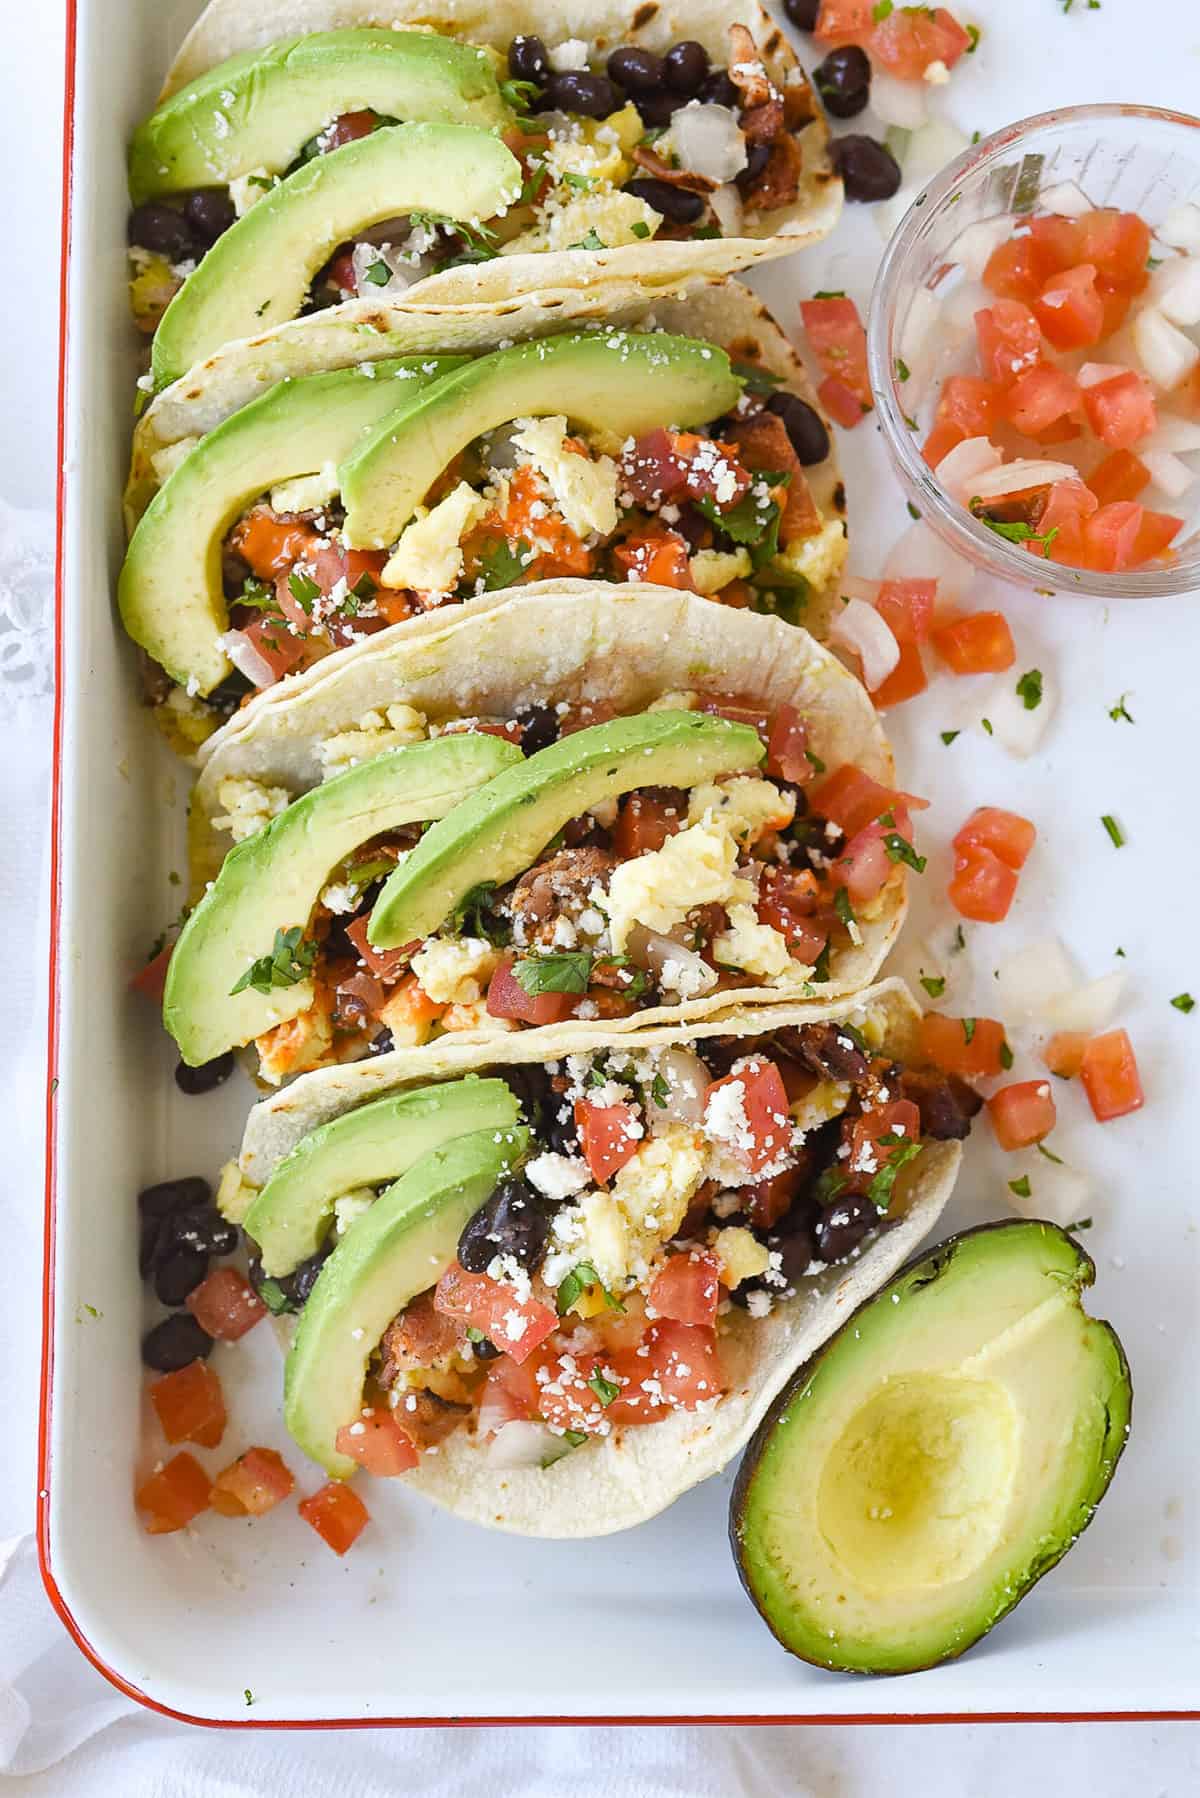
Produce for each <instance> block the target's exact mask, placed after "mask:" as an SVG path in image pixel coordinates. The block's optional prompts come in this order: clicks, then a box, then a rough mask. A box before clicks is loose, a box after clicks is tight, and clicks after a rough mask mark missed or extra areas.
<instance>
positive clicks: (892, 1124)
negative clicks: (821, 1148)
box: [837, 1099, 921, 1192]
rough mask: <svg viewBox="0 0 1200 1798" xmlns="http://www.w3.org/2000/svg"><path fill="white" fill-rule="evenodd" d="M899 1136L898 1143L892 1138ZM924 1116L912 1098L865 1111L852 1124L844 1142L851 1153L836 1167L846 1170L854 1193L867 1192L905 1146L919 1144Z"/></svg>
mask: <svg viewBox="0 0 1200 1798" xmlns="http://www.w3.org/2000/svg"><path fill="white" fill-rule="evenodd" d="M892 1137H896V1138H897V1141H895V1142H892V1141H891V1140H890V1139H891V1138H892ZM920 1140H921V1113H920V1110H919V1109H918V1107H917V1106H916V1105H914V1103H913V1101H912V1100H911V1099H894V1100H892V1101H891V1102H890V1103H889V1104H886V1105H877V1106H874V1107H872V1109H871V1110H870V1111H864V1112H863V1113H862V1116H861V1117H857V1118H855V1119H854V1120H853V1122H852V1123H850V1125H849V1127H848V1129H847V1130H846V1132H845V1141H846V1143H847V1145H848V1147H849V1150H850V1153H849V1155H848V1156H847V1157H846V1159H845V1160H844V1161H840V1162H839V1163H838V1164H837V1165H838V1166H839V1167H841V1168H843V1169H844V1171H845V1173H846V1175H847V1177H848V1187H849V1189H851V1190H857V1191H861V1192H865V1191H866V1189H867V1188H868V1187H869V1186H870V1184H871V1182H872V1180H873V1179H874V1178H875V1175H876V1174H877V1173H878V1172H879V1170H880V1169H881V1168H883V1167H888V1166H890V1164H891V1163H892V1162H893V1161H894V1160H895V1159H896V1157H897V1155H899V1154H900V1153H901V1152H902V1150H903V1148H904V1145H905V1143H913V1142H920Z"/></svg>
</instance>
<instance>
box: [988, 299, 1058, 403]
mask: <svg viewBox="0 0 1200 1798" xmlns="http://www.w3.org/2000/svg"><path fill="white" fill-rule="evenodd" d="M975 335H976V337H977V338H978V340H979V360H980V362H981V363H982V364H983V372H984V375H985V376H986V377H987V378H988V379H989V380H992V381H998V382H999V383H1000V385H1001V386H1002V387H1011V386H1012V383H1013V382H1014V381H1015V380H1016V378H1017V376H1018V375H1022V374H1024V373H1025V370H1026V369H1027V368H1032V367H1033V365H1034V363H1035V362H1037V361H1038V360H1039V359H1040V357H1041V353H1042V333H1041V329H1040V327H1039V325H1038V322H1037V319H1036V318H1035V317H1034V315H1033V313H1032V312H1031V311H1030V309H1029V307H1028V306H1026V305H1023V304H1022V302H1021V301H1020V300H997V301H996V302H995V304H994V305H992V306H987V307H984V308H983V310H981V311H979V312H977V313H976V314H975Z"/></svg>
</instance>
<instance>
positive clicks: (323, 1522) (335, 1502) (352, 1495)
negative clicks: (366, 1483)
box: [296, 1480, 371, 1555]
mask: <svg viewBox="0 0 1200 1798" xmlns="http://www.w3.org/2000/svg"><path fill="white" fill-rule="evenodd" d="M296 1508H297V1510H298V1511H299V1513H300V1515H301V1517H303V1519H304V1521H305V1523H307V1524H311V1526H312V1528H313V1529H314V1530H316V1532H317V1534H318V1536H320V1538H321V1540H322V1542H324V1543H325V1544H326V1546H327V1547H329V1548H332V1550H333V1552H334V1554H335V1555H344V1554H345V1553H346V1550H347V1549H349V1548H353V1546H354V1544H355V1543H356V1542H357V1541H358V1538H359V1537H360V1536H361V1535H362V1533H363V1530H364V1529H365V1528H366V1526H367V1524H368V1523H369V1522H370V1521H371V1513H370V1512H369V1511H368V1510H367V1507H366V1505H364V1503H363V1501H362V1499H361V1498H360V1497H359V1496H358V1493H357V1492H354V1491H352V1489H351V1488H350V1487H349V1486H347V1485H345V1484H344V1483H342V1482H341V1481H338V1480H330V1482H329V1484H328V1485H327V1486H322V1487H321V1490H320V1491H319V1492H314V1493H313V1495H312V1497H311V1498H302V1499H301V1500H300V1503H299V1505H298V1506H297V1507H296Z"/></svg>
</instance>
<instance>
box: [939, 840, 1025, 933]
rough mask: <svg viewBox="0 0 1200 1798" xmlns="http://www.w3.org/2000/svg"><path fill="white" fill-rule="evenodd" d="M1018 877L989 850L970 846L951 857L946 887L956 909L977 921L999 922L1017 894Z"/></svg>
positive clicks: (963, 915) (979, 922)
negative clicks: (962, 852)
mask: <svg viewBox="0 0 1200 1798" xmlns="http://www.w3.org/2000/svg"><path fill="white" fill-rule="evenodd" d="M1016 891H1017V876H1016V875H1015V874H1014V872H1013V870H1012V869H1011V868H1010V867H1008V866H1007V865H1006V864H1005V863H1004V862H1002V861H1001V860H1000V857H999V856H998V855H993V853H992V851H991V850H990V849H973V850H971V852H970V854H968V855H958V856H955V858H954V873H953V874H952V875H951V877H950V884H949V886H948V887H947V888H946V893H947V896H948V898H949V900H950V903H951V905H952V906H953V907H954V909H955V911H956V912H958V913H959V914H960V916H962V917H964V918H972V919H974V921H975V923H977V924H999V923H1000V921H1001V919H1003V918H1006V917H1007V916H1008V912H1009V907H1010V906H1011V905H1012V902H1013V899H1014V898H1015V897H1016Z"/></svg>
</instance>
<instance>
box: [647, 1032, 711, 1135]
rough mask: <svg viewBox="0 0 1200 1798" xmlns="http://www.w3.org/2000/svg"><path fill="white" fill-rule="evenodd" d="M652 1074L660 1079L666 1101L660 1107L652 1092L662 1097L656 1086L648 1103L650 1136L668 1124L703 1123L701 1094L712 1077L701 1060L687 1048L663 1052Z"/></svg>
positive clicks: (659, 1086)
mask: <svg viewBox="0 0 1200 1798" xmlns="http://www.w3.org/2000/svg"><path fill="white" fill-rule="evenodd" d="M654 1071H655V1073H656V1074H659V1075H661V1076H662V1080H663V1082H665V1084H666V1089H667V1090H666V1102H665V1103H664V1104H662V1105H660V1104H659V1102H658V1099H657V1098H655V1097H654V1093H655V1092H657V1093H658V1094H659V1095H660V1097H661V1095H662V1086H661V1085H659V1084H657V1083H656V1084H655V1086H654V1089H653V1092H652V1093H651V1095H650V1097H649V1099H648V1101H647V1104H646V1117H647V1119H648V1120H649V1124H650V1131H651V1134H652V1135H657V1134H658V1133H659V1131H661V1130H664V1129H666V1127H667V1125H668V1124H697V1125H699V1124H701V1123H703V1121H704V1095H705V1093H706V1092H707V1091H708V1087H709V1082H710V1080H711V1078H712V1076H711V1075H710V1073H709V1071H708V1069H707V1068H706V1067H705V1065H704V1063H703V1062H702V1061H701V1059H700V1057H699V1056H698V1055H694V1054H693V1053H692V1051H691V1050H690V1049H662V1050H660V1051H659V1053H658V1055H657V1056H656V1058H655V1061H654Z"/></svg>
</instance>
